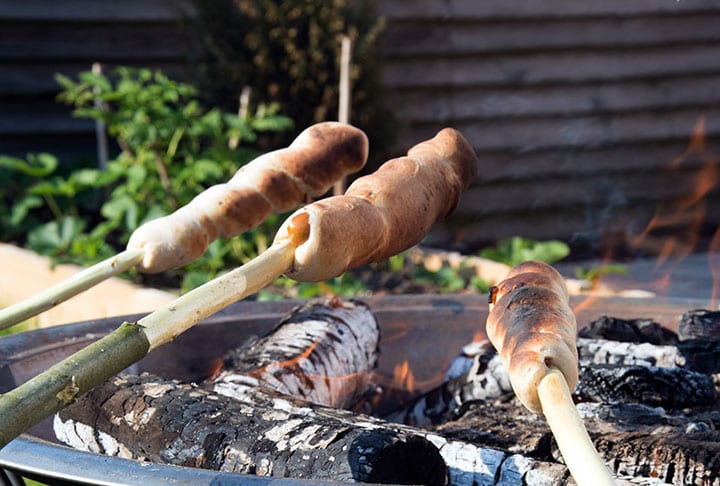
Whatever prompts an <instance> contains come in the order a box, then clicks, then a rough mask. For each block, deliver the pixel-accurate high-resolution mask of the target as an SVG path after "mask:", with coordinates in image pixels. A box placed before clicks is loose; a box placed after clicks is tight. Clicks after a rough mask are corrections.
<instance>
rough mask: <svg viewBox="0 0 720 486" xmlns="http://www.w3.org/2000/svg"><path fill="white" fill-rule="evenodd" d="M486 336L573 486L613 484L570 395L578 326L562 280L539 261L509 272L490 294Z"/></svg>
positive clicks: (574, 375)
mask: <svg viewBox="0 0 720 486" xmlns="http://www.w3.org/2000/svg"><path fill="white" fill-rule="evenodd" d="M487 334H488V338H489V339H490V341H491V342H492V343H493V346H495V349H497V350H498V353H499V354H500V356H501V358H502V360H503V363H504V364H505V367H506V368H507V370H508V373H509V375H510V383H511V384H512V387H513V390H514V391H515V394H516V395H517V396H518V398H519V399H520V401H521V402H522V403H523V405H525V406H526V407H527V408H528V409H530V410H532V411H533V412H536V413H542V414H544V415H545V418H546V419H547V421H548V424H549V425H550V429H551V430H552V432H553V435H554V436H555V439H556V442H557V444H558V447H559V449H560V452H561V453H562V455H563V458H564V459H565V464H566V465H567V467H568V469H569V470H570V473H571V474H572V475H573V477H574V478H575V481H576V482H577V483H578V485H580V486H583V485H605V484H607V485H611V484H614V481H613V478H612V476H611V474H610V471H609V470H608V468H607V466H606V465H605V463H604V462H603V460H602V458H601V457H600V456H599V455H598V453H597V451H596V450H595V447H594V446H593V444H592V441H591V440H590V437H589V436H588V433H587V431H586V429H585V426H584V424H583V422H582V419H581V418H580V415H579V414H578V412H577V409H576V408H575V405H574V403H573V401H572V397H571V395H570V389H571V388H575V385H577V382H578V355H577V349H576V347H575V336H576V334H577V323H576V321H575V316H574V315H573V313H572V309H570V305H569V295H568V291H567V288H566V287H565V282H564V280H563V278H562V276H561V275H560V274H559V273H558V272H557V271H556V270H555V269H553V268H552V267H551V266H549V265H546V264H544V263H541V262H525V263H521V264H520V265H517V266H515V267H513V268H512V269H511V270H510V273H508V275H507V277H506V278H505V280H503V281H502V282H500V283H499V284H498V285H497V286H495V287H493V288H492V289H491V291H490V314H489V315H488V319H487Z"/></svg>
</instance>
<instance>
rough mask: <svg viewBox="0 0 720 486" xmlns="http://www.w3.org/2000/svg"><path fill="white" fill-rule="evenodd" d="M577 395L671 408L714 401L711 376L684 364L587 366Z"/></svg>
mask: <svg viewBox="0 0 720 486" xmlns="http://www.w3.org/2000/svg"><path fill="white" fill-rule="evenodd" d="M574 396H575V397H576V399H577V400H579V401H595V402H612V401H622V402H635V403H643V404H646V405H651V406H664V407H671V408H678V407H687V406H698V405H706V404H711V403H713V402H714V401H715V398H716V395H715V386H714V384H713V380H712V378H711V377H710V376H708V375H704V374H701V373H696V372H693V371H690V370H685V369H682V368H658V367H655V366H584V367H581V368H580V381H579V383H578V386H577V388H576V389H575V392H574Z"/></svg>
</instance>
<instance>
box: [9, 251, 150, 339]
mask: <svg viewBox="0 0 720 486" xmlns="http://www.w3.org/2000/svg"><path fill="white" fill-rule="evenodd" d="M142 258H143V251H142V250H140V249H132V250H125V251H122V252H120V253H118V254H117V255H115V256H113V257H110V258H108V259H106V260H103V261H101V262H100V263H96V264H95V265H93V266H91V267H88V268H86V269H85V270H82V271H80V272H78V273H77V274H76V275H74V276H72V277H70V278H69V279H67V280H65V281H63V282H60V283H58V284H57V285H54V286H52V287H49V288H47V289H45V290H43V291H42V292H39V293H37V294H35V295H33V296H32V297H30V298H28V299H25V300H23V301H21V302H18V303H16V304H14V305H11V306H9V307H6V308H4V309H1V310H0V329H6V328H8V327H10V326H13V325H15V324H17V323H19V322H22V321H24V320H26V319H29V318H30V317H33V316H35V315H37V314H40V313H41V312H45V311H46V310H48V309H52V308H53V307H55V306H56V305H58V304H60V303H61V302H64V301H66V300H67V299H69V298H70V297H73V296H75V295H77V294H79V293H80V292H84V291H85V290H87V289H89V288H91V287H93V286H95V285H97V284H99V283H100V282H102V281H104V280H106V279H108V278H110V277H112V276H114V275H117V274H119V273H122V272H124V271H126V270H129V269H130V268H132V267H134V266H135V265H136V264H137V263H138V262H139V261H141V260H142Z"/></svg>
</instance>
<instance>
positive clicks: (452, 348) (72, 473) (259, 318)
mask: <svg viewBox="0 0 720 486" xmlns="http://www.w3.org/2000/svg"><path fill="white" fill-rule="evenodd" d="M590 299H592V300H590ZM365 302H367V303H368V304H369V305H370V307H371V308H372V309H373V311H374V313H375V315H376V316H377V319H378V321H379V323H380V327H381V353H382V354H381V358H380V362H379V367H378V374H379V375H380V376H386V377H388V379H389V378H391V377H392V376H393V368H394V367H395V366H396V365H398V364H401V363H403V362H404V361H406V360H407V361H408V363H409V364H410V368H411V369H412V372H413V374H414V378H415V383H416V385H417V387H418V390H417V391H418V393H421V392H423V391H426V390H428V389H430V388H432V387H433V386H435V385H437V384H438V383H440V381H441V380H442V376H443V373H444V371H445V369H446V368H447V366H448V365H449V363H450V362H451V361H452V359H453V358H455V357H456V356H457V355H458V352H459V350H460V348H461V347H462V346H463V345H464V344H466V343H468V342H469V341H471V340H472V339H473V338H476V339H477V338H478V337H482V335H483V334H484V323H485V319H486V317H487V296H485V295H403V296H384V297H383V296H381V297H372V298H369V299H365ZM571 303H572V305H573V308H574V309H575V311H576V315H577V318H578V325H579V326H580V327H582V326H586V325H587V324H588V323H590V322H591V321H593V320H595V319H597V318H599V317H601V316H602V315H608V316H613V317H621V318H627V319H629V318H652V319H654V320H655V321H656V322H659V323H661V324H663V325H664V326H666V327H668V328H670V329H673V330H676V329H677V323H678V321H679V318H680V316H681V315H682V313H683V312H685V311H687V310H689V309H696V308H708V304H709V303H708V302H707V301H702V300H688V299H669V298H663V299H622V298H594V297H593V298H589V297H588V298H583V297H578V298H573V300H572V302H571ZM297 304H298V301H288V300H286V301H279V302H251V301H243V302H239V303H237V304H234V305H233V306H231V307H229V308H228V309H226V310H224V311H222V312H220V313H218V314H216V315H215V316H213V317H211V318H209V319H207V320H205V321H203V322H201V323H200V324H198V325H197V326H195V327H193V328H192V329H190V330H188V331H187V332H186V333H185V334H183V335H182V336H180V337H178V338H177V339H176V340H175V341H174V342H173V343H170V344H167V345H165V346H162V347H160V348H159V349H157V350H155V351H153V352H152V353H151V354H150V355H148V356H147V357H145V358H144V359H143V360H141V361H140V362H138V363H137V364H135V365H133V366H132V367H131V368H130V369H129V370H128V371H130V372H132V373H140V372H143V371H148V372H151V373H154V374H157V375H159V376H162V377H165V378H175V379H179V380H183V381H198V380H202V379H203V378H204V377H205V376H207V373H208V372H209V370H211V369H212V367H213V365H214V364H215V363H217V360H218V358H220V357H222V356H223V354H224V353H225V352H226V351H228V350H229V349H232V348H235V347H237V346H238V345H239V344H241V343H242V342H243V341H244V339H245V338H246V337H248V336H250V335H253V334H256V335H261V334H264V333H266V332H268V331H269V330H270V329H271V328H272V326H273V324H274V323H275V322H277V320H278V319H279V318H280V317H281V316H283V315H284V314H286V313H287V312H289V311H290V310H291V309H292V308H293V307H294V306H295V305H297ZM139 317H140V316H138V315H134V316H122V317H114V318H108V319H100V320H94V321H87V322H80V323H75V324H67V325H63V326H58V327H52V328H48V329H40V330H36V331H30V332H26V333H21V334H15V335H10V336H6V337H4V338H1V339H0V392H6V391H8V390H10V389H12V388H14V387H15V386H17V385H18V384H21V383H23V382H25V381H26V380H28V379H30V378H32V377H33V376H35V375H37V374H38V373H40V372H42V371H43V370H45V369H47V368H48V367H50V366H51V365H53V364H54V363H56V362H58V361H60V360H61V359H63V358H65V357H66V356H68V355H70V354H72V353H73V352H75V351H77V350H79V349H80V348H82V347H84V346H86V345H87V344H89V343H91V342H92V341H95V340H96V339H98V338H99V337H101V336H103V335H105V334H107V333H108V332H110V331H112V330H113V329H115V328H116V327H118V326H119V325H120V324H121V323H122V322H123V321H126V320H128V321H134V320H137V319H138V318H139ZM0 468H4V469H5V470H6V471H9V474H8V476H10V477H11V476H12V474H13V473H16V474H20V475H23V476H26V477H31V478H34V479H38V480H40V481H44V482H47V483H50V484H123V485H134V484H137V485H147V484H167V483H171V484H192V485H194V486H197V485H205V484H208V485H209V484H250V485H252V484H278V485H307V484H309V482H307V481H303V480H292V479H275V478H263V477H257V476H248V475H241V474H230V473H219V472H215V471H205V470H201V469H193V468H185V467H178V466H168V465H158V464H148V463H144V462H140V461H131V460H126V459H119V458H113V457H105V456H101V455H98V454H92V453H86V452H81V451H75V450H73V449H70V448H68V447H65V446H64V445H60V444H59V443H57V442H56V441H55V439H54V434H53V432H52V422H51V420H50V419H48V420H45V421H43V422H42V423H40V424H38V425H37V426H35V427H33V428H32V429H30V431H28V433H26V434H24V435H23V436H21V437H19V438H17V439H16V440H14V441H12V442H11V443H10V444H8V445H7V446H5V447H4V448H3V449H2V450H0ZM6 481H7V478H6ZM314 483H316V484H317V481H315V482H314ZM0 484H3V477H2V471H0ZM6 484H7V483H6ZM10 484H12V482H10ZM327 484H332V483H327Z"/></svg>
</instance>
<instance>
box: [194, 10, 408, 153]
mask: <svg viewBox="0 0 720 486" xmlns="http://www.w3.org/2000/svg"><path fill="white" fill-rule="evenodd" d="M194 4H195V6H196V10H197V16H195V17H193V19H191V20H190V22H191V23H190V25H191V26H192V27H193V28H194V29H195V30H196V32H195V35H194V36H193V38H195V39H197V40H199V44H200V50H199V59H198V62H197V64H196V65H197V69H195V70H194V72H196V73H197V74H198V80H197V81H196V84H197V85H198V86H200V87H201V89H202V91H203V93H204V94H206V95H209V96H211V98H210V100H211V103H212V104H213V105H216V106H224V107H225V108H226V109H228V110H230V109H236V108H237V100H238V97H239V95H240V93H241V91H242V89H243V87H245V86H248V87H250V88H252V93H253V95H254V96H257V97H260V98H261V99H265V100H269V101H274V102H277V103H279V104H280V106H281V110H282V112H283V113H285V114H287V115H288V116H290V117H291V118H292V119H293V120H295V122H296V123H297V124H298V125H299V126H308V125H311V124H313V123H317V122H320V121H327V120H335V119H336V118H337V112H338V81H339V71H340V68H339V64H340V50H341V40H340V39H341V37H342V36H343V35H348V36H349V37H350V38H351V40H352V42H353V53H352V58H353V63H352V68H351V80H352V110H351V111H352V112H351V121H352V123H353V124H354V125H356V126H358V127H360V128H362V129H363V130H365V132H366V133H367V134H368V137H369V138H370V140H372V144H373V147H372V148H373V150H372V154H373V157H384V156H385V154H384V153H383V152H385V151H386V150H387V149H388V147H389V144H390V143H391V142H392V138H393V133H394V131H393V127H394V125H395V124H394V123H393V117H392V112H391V110H389V108H388V106H389V104H388V103H387V102H386V100H385V99H384V94H383V89H382V85H381V82H380V69H381V64H380V57H379V56H378V54H377V46H378V42H379V37H380V35H381V33H382V31H383V30H384V26H385V22H384V20H383V19H382V18H379V17H378V16H377V15H376V13H375V8H374V4H373V3H372V2H370V1H347V0H330V1H325V2H311V1H308V0H283V1H280V0H194ZM285 141H287V140H285ZM377 160H384V159H377Z"/></svg>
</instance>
